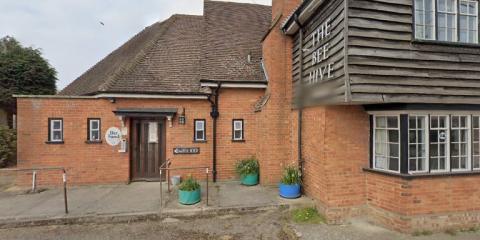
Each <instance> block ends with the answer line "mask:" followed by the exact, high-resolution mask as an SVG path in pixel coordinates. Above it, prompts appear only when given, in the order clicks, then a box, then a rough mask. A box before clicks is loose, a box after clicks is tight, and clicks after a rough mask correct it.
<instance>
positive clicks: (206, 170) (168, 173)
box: [160, 160, 210, 209]
mask: <svg viewBox="0 0 480 240" xmlns="http://www.w3.org/2000/svg"><path fill="white" fill-rule="evenodd" d="M170 164H171V161H170V160H169V161H168V165H170ZM164 165H165V164H162V166H160V209H162V207H163V193H162V192H163V190H162V175H163V170H165V171H166V172H167V184H168V192H170V179H168V178H169V176H170V171H171V170H192V169H205V178H206V185H207V186H206V188H207V189H206V191H207V192H206V193H207V203H206V206H208V174H210V168H209V167H202V166H200V167H177V168H170V167H163V166H164Z"/></svg>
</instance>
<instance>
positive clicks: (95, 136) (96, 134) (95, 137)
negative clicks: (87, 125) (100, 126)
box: [90, 131, 100, 140]
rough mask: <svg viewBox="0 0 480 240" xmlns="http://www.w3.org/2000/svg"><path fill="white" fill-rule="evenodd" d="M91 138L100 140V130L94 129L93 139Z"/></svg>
mask: <svg viewBox="0 0 480 240" xmlns="http://www.w3.org/2000/svg"><path fill="white" fill-rule="evenodd" d="M90 140H100V134H99V132H98V131H92V139H90Z"/></svg>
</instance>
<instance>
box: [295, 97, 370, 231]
mask: <svg viewBox="0 0 480 240" xmlns="http://www.w3.org/2000/svg"><path fill="white" fill-rule="evenodd" d="M297 114H298V112H297V111H294V112H292V115H297ZM302 128H303V129H302V153H303V158H304V160H305V165H304V171H305V172H304V187H305V193H306V194H307V195H308V196H311V197H313V198H314V199H316V200H317V201H318V203H319V207H320V208H322V210H323V212H324V213H325V214H326V215H327V217H328V218H329V220H330V221H331V222H336V221H340V220H342V219H344V218H345V217H347V216H352V215H357V214H359V211H360V210H359V209H360V208H362V205H364V204H365V185H364V184H365V176H364V173H363V170H362V169H363V167H367V166H368V155H369V152H368V149H369V120H368V115H367V114H366V113H365V111H364V110H363V108H362V107H360V106H325V107H311V108H306V109H304V112H303V119H302ZM295 129H296V126H294V128H293V132H295ZM296 144H297V142H296V141H295V142H294V145H296Z"/></svg>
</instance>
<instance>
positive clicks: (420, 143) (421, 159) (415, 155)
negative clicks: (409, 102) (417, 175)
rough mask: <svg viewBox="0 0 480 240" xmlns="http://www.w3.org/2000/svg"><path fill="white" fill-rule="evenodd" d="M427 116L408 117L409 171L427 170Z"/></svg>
mask: <svg viewBox="0 0 480 240" xmlns="http://www.w3.org/2000/svg"><path fill="white" fill-rule="evenodd" d="M427 119H428V118H427V116H409V117H408V171H409V172H425V171H427V170H428V165H427V164H428V161H427V147H428V145H427V142H428V140H427V138H428V133H427V129H428V127H427V126H428V121H427Z"/></svg>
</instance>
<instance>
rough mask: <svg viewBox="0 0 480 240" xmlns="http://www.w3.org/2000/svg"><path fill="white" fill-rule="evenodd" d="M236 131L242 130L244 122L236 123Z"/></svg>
mask: <svg viewBox="0 0 480 240" xmlns="http://www.w3.org/2000/svg"><path fill="white" fill-rule="evenodd" d="M234 125H235V129H237V130H238V129H242V122H241V121H235V124H234Z"/></svg>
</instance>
